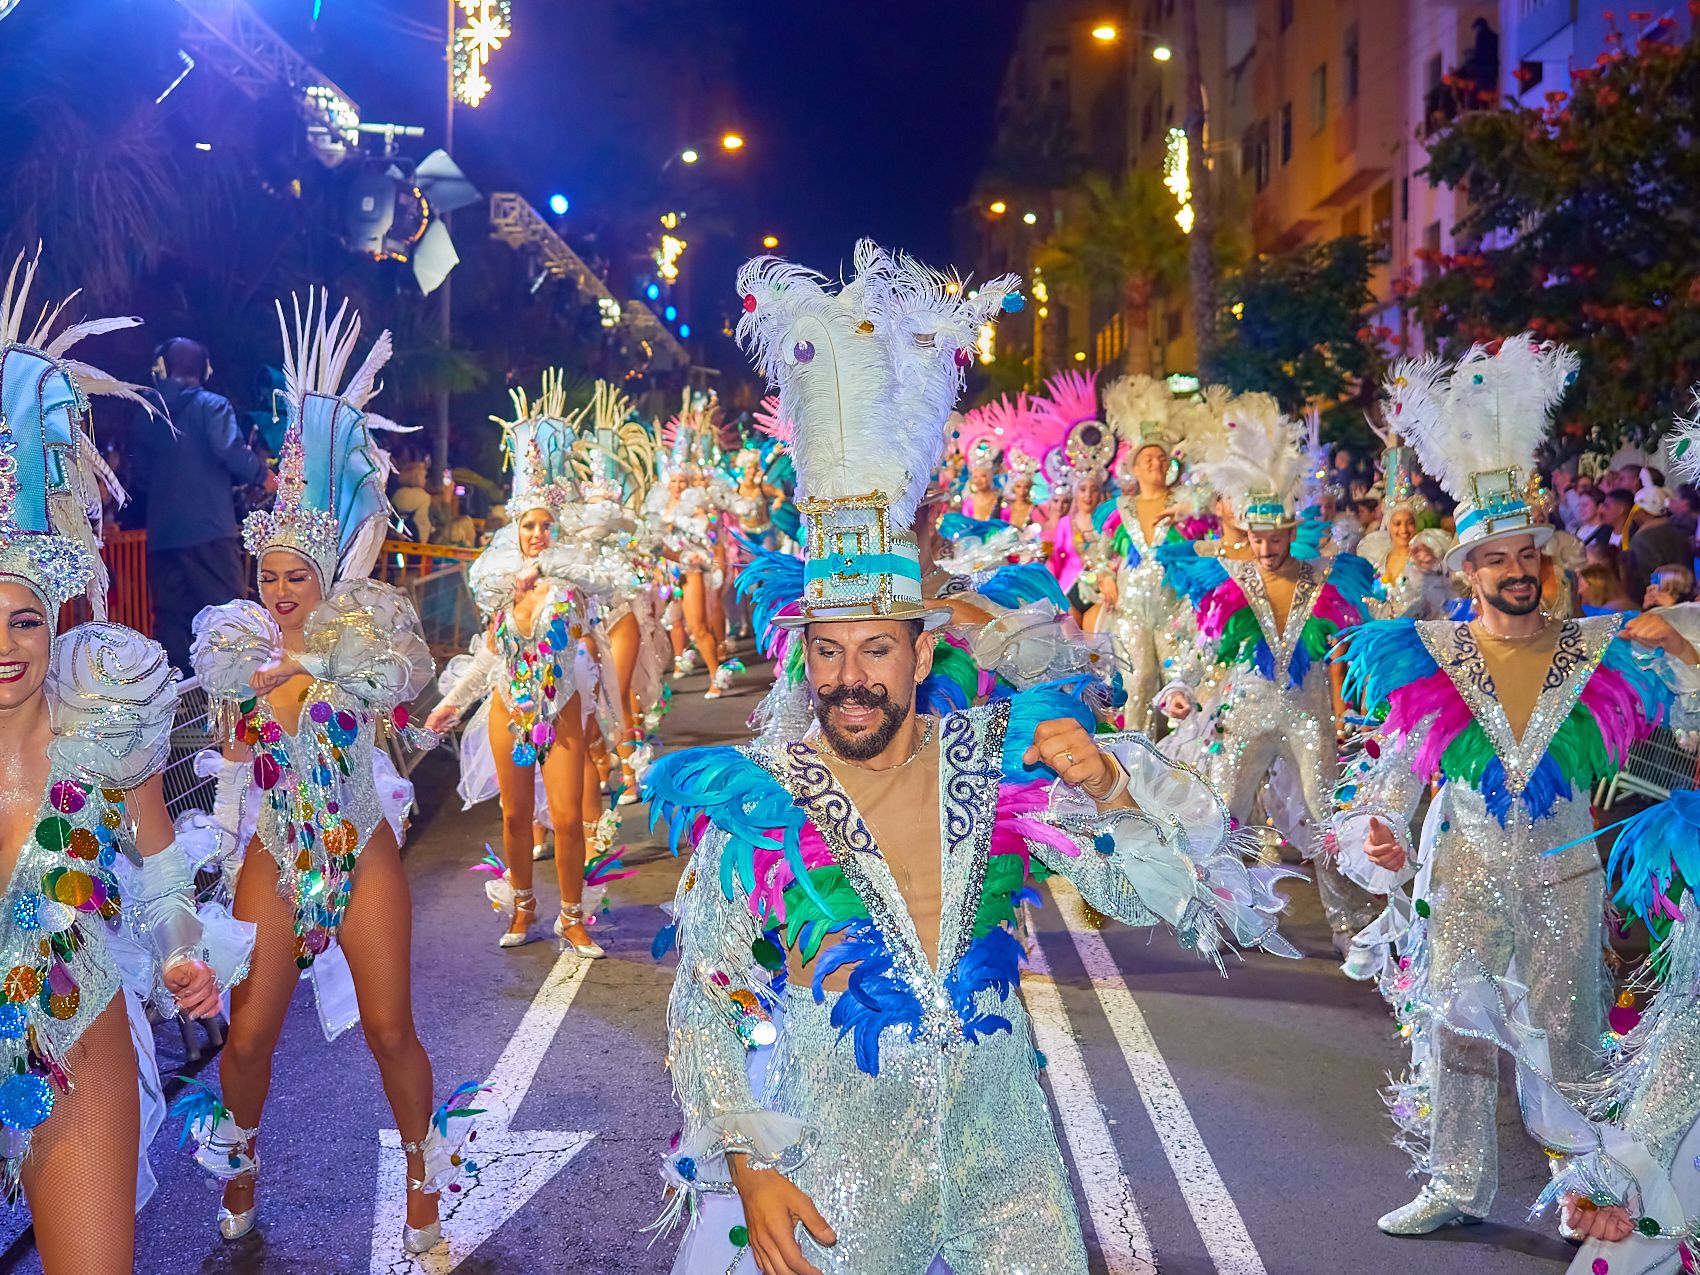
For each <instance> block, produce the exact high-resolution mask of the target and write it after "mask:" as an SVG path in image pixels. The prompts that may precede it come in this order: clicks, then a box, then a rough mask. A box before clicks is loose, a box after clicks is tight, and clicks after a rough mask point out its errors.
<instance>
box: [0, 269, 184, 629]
mask: <svg viewBox="0 0 1700 1275" xmlns="http://www.w3.org/2000/svg"><path fill="white" fill-rule="evenodd" d="M40 260H41V253H40V249H39V248H38V249H37V250H36V253H35V255H34V256H29V257H26V255H25V254H24V253H19V254H18V256H17V258H16V259H15V260H14V261H13V263H12V269H11V273H10V274H9V275H8V276H7V278H6V287H5V291H4V292H0V576H3V577H5V578H8V579H13V580H17V581H19V582H21V583H23V584H24V585H26V586H27V587H28V588H29V589H30V590H31V591H33V592H34V593H36V594H37V595H38V596H39V597H40V598H41V599H42V600H43V601H44V602H46V603H47V604H48V609H49V622H50V623H52V622H55V621H56V620H57V618H58V612H59V608H60V607H61V606H62V605H64V604H65V603H66V602H68V601H70V600H71V599H72V598H74V597H76V596H78V595H79V594H81V595H83V596H85V597H87V599H88V602H89V606H90V609H91V610H92V612H93V614H94V617H95V619H97V620H104V619H105V618H106V587H107V576H106V567H105V564H104V563H102V561H101V558H100V517H101V489H102V486H104V487H105V488H106V490H107V491H108V492H109V493H110V494H111V495H112V497H113V499H114V500H116V501H118V502H120V503H122V502H123V500H124V499H125V495H124V489H123V488H122V487H120V486H119V485H118V482H117V479H116V478H115V477H113V476H112V471H111V470H110V469H109V468H108V467H107V466H106V464H105V463H104V462H103V461H102V460H101V457H100V453H99V451H98V449H97V448H96V447H95V443H94V438H93V434H92V431H91V429H90V424H89V397H90V396H91V395H96V394H99V395H107V396H111V397H115V398H122V399H127V400H129V401H130V402H133V403H138V404H140V405H142V406H143V407H146V408H147V409H148V410H149V411H150V412H154V411H155V408H154V406H153V404H152V403H150V402H149V401H148V400H147V399H146V398H145V397H144V396H143V394H142V391H141V388H140V387H139V386H135V385H131V384H129V383H127V382H125V381H120V380H118V379H116V378H115V377H112V376H109V375H107V374H106V373H105V372H102V371H101V370H100V369H99V368H96V367H93V366H91V365H89V364H88V363H85V362H82V361H81V360H78V359H73V358H69V357H67V351H69V350H70V349H71V348H72V347H73V346H75V345H76V344H77V343H78V342H79V341H82V340H85V339H86V338H88V337H91V336H98V335H100V334H102V333H105V332H117V331H121V330H122V329H125V328H133V327H136V326H137V325H139V324H140V323H141V320H140V319H134V318H110V319H85V320H82V321H81V322H77V323H67V324H63V326H62V325H61V321H62V320H63V319H64V318H65V311H66V308H67V307H68V306H69V305H70V304H71V302H72V301H73V300H74V299H75V298H76V296H77V294H76V293H74V292H73V293H72V294H71V295H70V296H68V297H66V298H65V299H64V300H63V301H60V302H59V303H57V304H51V303H50V304H47V305H44V306H43V307H42V308H41V310H40V312H39V313H35V314H34V315H33V316H32V314H31V306H30V290H31V288H32V287H33V286H34V283H35V277H36V271H37V267H38V265H39V263H40ZM156 414H157V413H156Z"/></svg>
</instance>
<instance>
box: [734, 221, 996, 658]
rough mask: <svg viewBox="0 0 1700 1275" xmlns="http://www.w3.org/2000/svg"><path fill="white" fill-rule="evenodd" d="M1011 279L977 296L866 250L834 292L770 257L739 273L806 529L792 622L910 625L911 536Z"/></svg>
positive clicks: (916, 606) (896, 257)
mask: <svg viewBox="0 0 1700 1275" xmlns="http://www.w3.org/2000/svg"><path fill="white" fill-rule="evenodd" d="M1015 286H1016V280H1015V278H1014V276H1004V277H1002V278H999V279H996V280H993V281H991V282H990V283H987V284H984V285H982V286H981V287H980V288H978V289H977V290H976V291H975V292H974V294H973V295H972V296H970V295H969V290H968V289H967V287H966V286H965V285H964V282H963V281H962V280H961V279H959V278H957V277H955V276H953V275H946V274H941V273H939V272H938V271H936V270H932V269H930V268H929V267H927V266H924V265H921V264H920V263H919V262H917V261H914V260H913V259H911V258H909V257H907V256H904V255H902V254H901V253H890V252H887V251H886V250H884V249H882V248H880V247H878V246H877V245H875V244H874V243H872V242H871V241H869V240H863V241H861V242H860V243H858V244H857V245H856V251H855V256H854V274H853V275H852V276H851V278H849V279H848V280H845V281H843V282H841V283H840V284H839V285H837V286H836V287H834V286H832V285H830V284H829V283H828V281H827V280H826V279H825V278H824V276H822V275H820V274H817V273H816V272H814V271H812V270H808V269H806V268H804V267H802V266H799V265H796V264H794V263H792V262H789V261H784V260H782V259H780V258H778V257H771V256H768V257H758V258H756V259H755V260H753V261H750V262H748V263H747V264H746V265H745V266H744V267H743V269H741V270H740V271H739V272H738V291H739V293H740V295H741V296H742V297H743V307H744V313H743V317H742V318H740V319H739V321H738V328H737V336H738V341H739V343H740V344H741V345H742V346H743V347H744V348H745V349H746V350H747V351H748V352H749V353H750V354H751V356H752V358H753V360H754V362H755V365H756V369H757V370H758V371H760V372H761V373H762V374H763V375H765V376H766V377H767V378H768V380H769V382H770V383H771V384H772V385H773V386H774V387H775V388H777V389H778V391H779V403H778V413H777V415H778V417H779V419H781V420H784V421H787V422H789V424H790V427H791V431H792V437H791V442H790V451H791V456H792V462H793V464H794V466H795V469H796V475H797V508H798V510H799V511H800V512H801V513H802V515H803V518H804V526H805V554H806V556H807V560H808V561H807V565H806V568H805V589H804V599H803V615H801V616H799V617H796V618H795V622H796V623H798V624H801V623H807V622H808V621H809V620H811V619H814V620H820V619H861V618H867V617H870V616H893V617H899V616H909V617H913V618H926V619H927V620H928V621H929V622H933V619H934V616H935V615H937V612H935V611H932V610H930V609H929V608H924V607H922V605H921V572H920V562H919V555H918V552H917V550H916V547H915V542H914V537H913V533H912V527H913V525H914V521H915V515H916V512H917V510H918V508H919V506H920V503H921V501H922V499H923V497H924V496H925V494H926V491H927V487H928V484H929V482H930V481H931V479H932V476H933V473H934V471H935V470H936V469H937V468H938V465H939V461H940V460H941V459H942V458H943V455H944V445H945V432H946V421H947V419H948V417H949V415H950V411H951V408H952V407H953V406H955V403H956V399H957V397H958V395H959V394H960V393H961V392H962V374H963V369H964V368H966V367H967V366H968V365H969V364H970V363H972V362H973V358H974V355H973V351H974V346H975V341H976V339H977V338H978V335H979V332H980V329H981V327H982V326H984V325H985V324H987V323H989V322H991V320H992V319H993V317H994V316H995V315H997V314H998V312H999V311H1000V310H1002V309H1005V308H1006V301H1007V302H1008V303H1009V308H1018V307H1019V305H1020V300H1019V298H1018V297H1017V296H1016V295H1015Z"/></svg>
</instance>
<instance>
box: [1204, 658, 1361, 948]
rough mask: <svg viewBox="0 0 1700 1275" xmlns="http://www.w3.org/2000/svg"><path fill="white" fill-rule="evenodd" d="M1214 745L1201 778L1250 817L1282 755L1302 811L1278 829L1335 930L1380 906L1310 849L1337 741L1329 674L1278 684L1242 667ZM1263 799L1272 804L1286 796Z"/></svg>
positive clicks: (1328, 793)
mask: <svg viewBox="0 0 1700 1275" xmlns="http://www.w3.org/2000/svg"><path fill="white" fill-rule="evenodd" d="M1222 722H1223V732H1222V736H1221V740H1220V743H1221V745H1222V746H1221V748H1220V750H1219V751H1217V752H1214V753H1206V754H1205V758H1206V763H1207V778H1209V780H1210V781H1211V783H1212V784H1213V785H1214V786H1215V788H1216V791H1217V792H1218V793H1220V794H1221V795H1222V799H1223V800H1224V801H1226V802H1227V803H1228V813H1229V814H1231V815H1233V817H1234V818H1235V819H1237V820H1239V821H1240V822H1241V823H1249V822H1250V821H1251V818H1252V813H1253V807H1254V806H1255V805H1256V803H1257V798H1258V795H1259V793H1262V792H1264V791H1265V789H1267V788H1268V786H1269V782H1270V770H1271V768H1273V767H1274V765H1275V763H1276V762H1277V761H1281V762H1283V763H1284V766H1283V770H1284V773H1285V777H1286V781H1287V782H1288V783H1291V784H1292V785H1293V786H1294V787H1295V788H1296V790H1297V795H1298V797H1299V801H1300V805H1301V806H1302V807H1303V811H1304V817H1303V819H1302V820H1300V821H1296V822H1295V821H1292V820H1283V819H1282V818H1281V816H1279V815H1277V816H1275V818H1276V821H1277V824H1280V823H1282V822H1286V823H1287V824H1288V825H1289V826H1286V827H1280V828H1279V829H1278V830H1279V831H1280V833H1281V835H1282V836H1284V837H1285V838H1286V839H1287V840H1288V841H1289V842H1291V843H1292V844H1293V845H1294V846H1295V847H1297V848H1298V850H1299V853H1300V854H1302V855H1304V856H1305V857H1306V858H1307V859H1308V860H1309V862H1310V866H1311V868H1312V870H1313V871H1314V872H1315V873H1316V889H1317V893H1318V894H1319V895H1320V896H1321V899H1322V910H1323V912H1324V913H1325V914H1326V915H1327V917H1328V926H1329V928H1330V929H1331V930H1333V931H1334V933H1335V934H1356V933H1357V932H1358V931H1359V930H1361V929H1363V928H1364V926H1366V925H1368V924H1369V923H1370V922H1371V921H1373V920H1374V919H1375V917H1376V914H1377V913H1378V912H1379V911H1380V907H1379V904H1378V902H1377V900H1376V899H1375V898H1374V897H1373V896H1371V895H1370V894H1369V893H1367V892H1366V891H1365V890H1364V889H1363V888H1362V887H1360V886H1357V885H1355V884H1353V883H1352V882H1351V881H1348V880H1347V879H1346V878H1345V877H1344V876H1342V875H1341V874H1340V871H1339V869H1337V868H1336V867H1335V866H1334V864H1333V862H1332V860H1329V859H1326V858H1323V857H1321V856H1317V857H1314V858H1313V857H1312V855H1313V854H1315V851H1316V849H1317V846H1318V843H1319V841H1320V830H1321V829H1323V828H1325V827H1327V826H1328V820H1329V819H1330V818H1331V817H1332V815H1333V813H1334V787H1335V779H1336V771H1337V769H1338V766H1339V746H1338V744H1336V742H1335V738H1334V707H1333V693H1332V691H1331V690H1330V688H1329V684H1328V675H1327V673H1326V671H1324V670H1322V669H1313V670H1312V671H1311V674H1310V676H1309V677H1307V678H1306V679H1305V685H1304V686H1303V687H1301V688H1299V689H1298V690H1289V691H1280V690H1277V689H1276V687H1275V686H1274V685H1273V684H1272V683H1271V682H1269V681H1268V680H1267V679H1266V678H1262V677H1258V676H1256V675H1255V674H1253V673H1250V672H1247V671H1244V670H1241V671H1237V672H1236V673H1235V674H1234V685H1233V688H1232V690H1231V691H1230V692H1229V707H1228V709H1227V712H1226V714H1225V715H1224V717H1223V719H1222ZM1266 804H1267V805H1268V806H1269V807H1270V808H1271V809H1272V810H1274V809H1277V808H1278V807H1279V806H1281V805H1283V804H1285V803H1277V802H1275V801H1273V800H1270V801H1267V802H1266Z"/></svg>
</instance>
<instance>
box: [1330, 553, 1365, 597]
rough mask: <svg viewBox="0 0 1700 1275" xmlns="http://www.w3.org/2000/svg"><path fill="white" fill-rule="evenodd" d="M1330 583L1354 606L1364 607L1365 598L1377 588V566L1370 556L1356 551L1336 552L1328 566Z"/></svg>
mask: <svg viewBox="0 0 1700 1275" xmlns="http://www.w3.org/2000/svg"><path fill="white" fill-rule="evenodd" d="M1328 583H1329V584H1331V585H1333V586H1334V587H1335V588H1336V589H1338V590H1339V591H1340V594H1341V596H1342V597H1344V598H1345V599H1346V601H1348V602H1350V603H1351V604H1352V605H1353V606H1355V607H1358V608H1359V609H1362V607H1363V604H1364V599H1365V598H1367V597H1369V595H1370V591H1371V590H1372V589H1374V588H1375V568H1374V567H1372V566H1371V565H1370V562H1369V559H1368V558H1360V557H1358V555H1357V554H1355V553H1342V554H1336V555H1335V557H1334V560H1333V562H1332V563H1330V564H1329V567H1328Z"/></svg>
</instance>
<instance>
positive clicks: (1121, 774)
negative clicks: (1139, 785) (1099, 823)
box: [1082, 753, 1128, 807]
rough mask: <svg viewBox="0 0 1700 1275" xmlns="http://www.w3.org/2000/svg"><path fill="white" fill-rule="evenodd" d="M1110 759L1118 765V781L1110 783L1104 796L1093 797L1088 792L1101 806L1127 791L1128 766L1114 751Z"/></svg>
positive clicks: (1089, 794)
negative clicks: (1123, 763) (1108, 789)
mask: <svg viewBox="0 0 1700 1275" xmlns="http://www.w3.org/2000/svg"><path fill="white" fill-rule="evenodd" d="M1110 760H1111V761H1112V762H1114V763H1115V765H1116V782H1115V783H1113V784H1111V785H1110V791H1109V792H1107V793H1105V794H1104V795H1103V796H1102V797H1092V794H1091V793H1087V794H1086V795H1087V796H1088V797H1092V800H1093V801H1095V802H1097V803H1098V805H1099V806H1100V807H1103V806H1107V805H1109V804H1110V803H1111V802H1112V801H1114V800H1115V799H1116V798H1117V797H1119V796H1121V795H1122V794H1123V793H1124V792H1126V791H1127V784H1128V773H1127V767H1126V766H1124V765H1122V760H1121V758H1120V757H1117V756H1116V755H1115V754H1114V753H1112V754H1110ZM1082 791H1084V789H1082Z"/></svg>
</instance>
